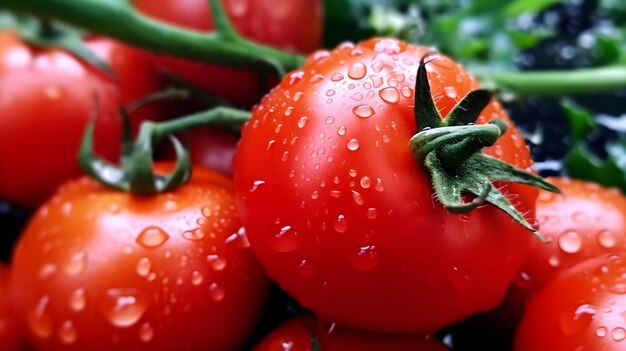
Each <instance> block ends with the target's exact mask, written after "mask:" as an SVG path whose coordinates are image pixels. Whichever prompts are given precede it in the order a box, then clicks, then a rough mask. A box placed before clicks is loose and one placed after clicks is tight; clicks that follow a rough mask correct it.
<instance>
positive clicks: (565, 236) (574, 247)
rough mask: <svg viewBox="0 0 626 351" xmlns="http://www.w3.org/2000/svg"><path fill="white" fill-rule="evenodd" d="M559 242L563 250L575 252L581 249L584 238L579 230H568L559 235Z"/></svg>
mask: <svg viewBox="0 0 626 351" xmlns="http://www.w3.org/2000/svg"><path fill="white" fill-rule="evenodd" d="M558 243H559V247H560V248H561V250H563V252H567V253H570V254H574V253H577V252H578V251H580V248H581V246H582V239H581V238H580V234H578V232H576V231H574V230H567V231H565V232H563V233H561V235H559V239H558Z"/></svg>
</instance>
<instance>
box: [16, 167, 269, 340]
mask: <svg viewBox="0 0 626 351" xmlns="http://www.w3.org/2000/svg"><path fill="white" fill-rule="evenodd" d="M240 228H241V224H240V221H239V218H238V215H237V212H236V211H235V206H234V196H233V194H232V184H231V182H230V181H229V180H228V179H226V178H224V177H222V176H219V175H217V174H215V173H213V172H209V171H204V170H200V169H197V170H196V172H194V175H193V177H192V179H191V181H190V182H189V183H188V184H186V185H184V186H182V187H180V188H178V189H176V190H174V191H172V192H169V193H166V194H161V195H156V196H150V197H140V196H133V195H130V194H127V193H123V192H118V191H114V190H111V189H107V188H105V187H102V186H100V185H97V184H95V182H94V181H92V180H90V179H88V178H85V177H83V178H81V179H79V180H76V181H71V182H68V183H67V184H65V185H64V186H62V187H61V188H60V190H59V192H58V193H57V194H56V195H55V196H54V197H53V198H52V199H51V200H50V201H49V202H47V203H46V204H45V205H44V206H43V207H41V208H40V209H39V210H38V212H37V213H36V214H35V216H34V218H33V219H32V221H31V222H30V223H29V225H28V227H27V229H26V230H25V232H24V234H23V236H22V238H21V240H20V242H19V243H18V245H17V248H16V251H15V254H14V262H13V276H12V277H13V278H12V291H13V294H12V298H13V300H14V304H15V305H16V306H17V308H18V313H17V315H18V317H19V318H20V320H21V322H22V324H23V325H24V328H25V330H28V332H29V334H30V336H31V339H32V341H33V343H34V345H35V346H36V348H37V349H39V350H59V349H64V350H65V349H74V350H110V349H111V348H112V347H116V346H118V347H122V348H123V349H124V350H234V349H236V348H237V347H238V346H240V345H241V343H243V342H244V341H245V338H246V336H247V335H248V333H249V332H250V331H251V330H252V328H253V327H254V324H255V322H256V319H257V318H258V316H259V315H260V312H261V309H262V307H263V304H264V302H265V301H266V298H267V296H268V293H269V286H270V284H269V280H268V279H267V277H266V276H265V275H264V274H263V272H262V271H261V269H260V266H259V265H258V263H257V261H256V260H255V258H254V257H253V255H252V252H251V250H250V249H249V244H248V243H247V239H246V238H245V236H242V235H241V234H242V233H241V230H240ZM238 232H239V234H237V233H238Z"/></svg>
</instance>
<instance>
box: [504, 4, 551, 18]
mask: <svg viewBox="0 0 626 351" xmlns="http://www.w3.org/2000/svg"><path fill="white" fill-rule="evenodd" d="M561 2H563V0H515V1H513V2H511V3H509V4H508V5H507V6H506V8H505V10H504V14H505V15H506V16H507V17H517V16H520V15H535V14H537V13H539V12H541V11H543V10H545V9H547V8H548V7H550V6H552V5H556V4H559V3H561Z"/></svg>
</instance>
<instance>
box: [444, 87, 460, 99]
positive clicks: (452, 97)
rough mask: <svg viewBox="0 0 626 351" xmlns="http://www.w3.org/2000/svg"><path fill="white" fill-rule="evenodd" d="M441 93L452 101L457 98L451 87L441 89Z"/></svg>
mask: <svg viewBox="0 0 626 351" xmlns="http://www.w3.org/2000/svg"><path fill="white" fill-rule="evenodd" d="M443 91H444V92H445V94H446V95H447V96H448V97H449V98H451V99H454V98H456V97H457V92H456V88H455V87H453V86H447V87H445V88H443Z"/></svg>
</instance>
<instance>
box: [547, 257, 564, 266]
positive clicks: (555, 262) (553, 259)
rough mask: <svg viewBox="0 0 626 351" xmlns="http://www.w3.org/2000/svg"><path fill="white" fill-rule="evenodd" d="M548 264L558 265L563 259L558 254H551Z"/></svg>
mask: <svg viewBox="0 0 626 351" xmlns="http://www.w3.org/2000/svg"><path fill="white" fill-rule="evenodd" d="M548 264H549V265H550V266H552V267H558V266H559V264H561V261H560V260H559V258H558V257H557V256H550V258H548Z"/></svg>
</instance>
